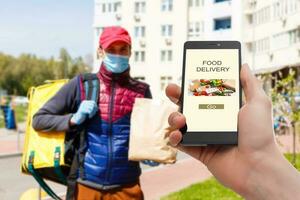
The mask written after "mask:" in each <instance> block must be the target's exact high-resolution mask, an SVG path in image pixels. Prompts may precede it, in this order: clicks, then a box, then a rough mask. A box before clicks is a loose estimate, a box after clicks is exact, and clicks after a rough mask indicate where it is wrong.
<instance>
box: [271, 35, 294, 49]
mask: <svg viewBox="0 0 300 200" xmlns="http://www.w3.org/2000/svg"><path fill="white" fill-rule="evenodd" d="M289 44H290V36H289V34H288V32H283V33H279V34H276V35H274V36H273V41H272V49H280V48H284V47H287V46H288V45H289Z"/></svg>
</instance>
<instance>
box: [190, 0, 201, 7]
mask: <svg viewBox="0 0 300 200" xmlns="http://www.w3.org/2000/svg"><path fill="white" fill-rule="evenodd" d="M200 1H201V6H203V5H204V0H189V7H199V6H200Z"/></svg>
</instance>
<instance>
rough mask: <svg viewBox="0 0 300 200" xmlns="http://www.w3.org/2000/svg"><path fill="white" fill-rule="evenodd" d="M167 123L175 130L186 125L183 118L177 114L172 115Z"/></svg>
mask: <svg viewBox="0 0 300 200" xmlns="http://www.w3.org/2000/svg"><path fill="white" fill-rule="evenodd" d="M168 121H169V124H170V126H171V127H172V128H175V129H180V128H182V127H184V125H185V124H186V121H185V117H184V116H183V115H182V114H181V113H179V112H174V113H172V114H171V115H170V116H169V119H168Z"/></svg>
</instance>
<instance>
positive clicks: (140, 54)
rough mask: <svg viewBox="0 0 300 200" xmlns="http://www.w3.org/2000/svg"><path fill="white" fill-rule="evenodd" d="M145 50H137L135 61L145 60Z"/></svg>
mask: <svg viewBox="0 0 300 200" xmlns="http://www.w3.org/2000/svg"><path fill="white" fill-rule="evenodd" d="M145 56H146V55H145V51H135V52H134V61H135V62H145Z"/></svg>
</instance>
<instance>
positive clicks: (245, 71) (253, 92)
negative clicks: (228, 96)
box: [241, 64, 264, 102]
mask: <svg viewBox="0 0 300 200" xmlns="http://www.w3.org/2000/svg"><path fill="white" fill-rule="evenodd" d="M241 83H242V87H243V89H244V92H245V97H246V102H250V101H253V100H255V99H257V98H260V97H262V96H264V91H263V89H262V87H261V84H260V83H259V81H258V80H257V78H256V77H255V76H254V75H253V74H252V73H251V70H250V68H249V66H248V64H243V66H242V69H241Z"/></svg>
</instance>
